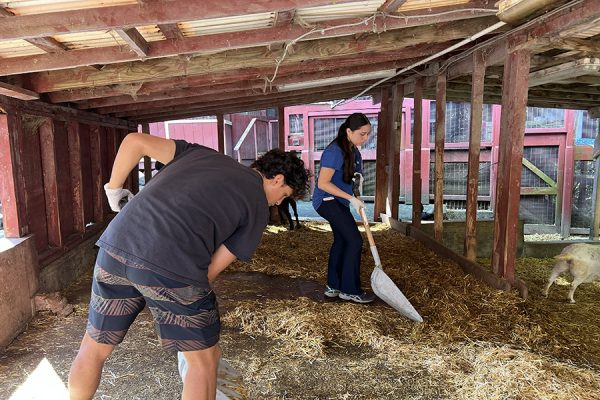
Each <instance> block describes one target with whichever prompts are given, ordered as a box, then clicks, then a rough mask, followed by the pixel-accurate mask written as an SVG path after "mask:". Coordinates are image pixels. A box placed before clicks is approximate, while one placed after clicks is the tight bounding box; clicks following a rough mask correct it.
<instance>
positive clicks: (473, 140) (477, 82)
mask: <svg viewBox="0 0 600 400" xmlns="http://www.w3.org/2000/svg"><path fill="white" fill-rule="evenodd" d="M472 60H473V79H472V89H471V121H470V125H469V161H468V177H467V210H466V217H465V246H464V256H465V257H466V258H468V259H469V260H471V261H475V259H476V258H477V236H476V235H477V194H478V186H479V155H480V152H481V151H480V147H481V124H482V119H483V91H484V85H483V84H484V80H485V60H484V59H483V54H482V53H480V52H475V53H473V57H472Z"/></svg>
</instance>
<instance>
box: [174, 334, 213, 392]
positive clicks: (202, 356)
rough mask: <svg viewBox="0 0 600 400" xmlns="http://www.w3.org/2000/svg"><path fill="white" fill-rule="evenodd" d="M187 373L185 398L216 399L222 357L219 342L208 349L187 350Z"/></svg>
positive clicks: (184, 385) (184, 380) (184, 381)
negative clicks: (218, 371)
mask: <svg viewBox="0 0 600 400" xmlns="http://www.w3.org/2000/svg"><path fill="white" fill-rule="evenodd" d="M183 356H184V357H185V360H186V361H187V373H186V374H185V377H184V378H183V393H182V394H181V398H182V399H183V400H189V399H194V400H196V399H198V400H214V399H215V397H216V393H217V370H218V368H219V359H220V358H221V348H220V347H219V345H218V344H216V345H214V346H213V347H209V348H208V349H204V350H198V351H186V352H184V353H183Z"/></svg>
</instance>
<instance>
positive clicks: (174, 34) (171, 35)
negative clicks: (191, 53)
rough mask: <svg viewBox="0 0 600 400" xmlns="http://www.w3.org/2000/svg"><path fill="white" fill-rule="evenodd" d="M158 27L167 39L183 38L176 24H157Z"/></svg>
mask: <svg viewBox="0 0 600 400" xmlns="http://www.w3.org/2000/svg"><path fill="white" fill-rule="evenodd" d="M158 29H160V31H161V32H162V34H163V35H164V36H165V38H167V39H169V40H182V39H183V38H184V36H183V33H182V32H181V29H179V26H178V25H177V24H158Z"/></svg>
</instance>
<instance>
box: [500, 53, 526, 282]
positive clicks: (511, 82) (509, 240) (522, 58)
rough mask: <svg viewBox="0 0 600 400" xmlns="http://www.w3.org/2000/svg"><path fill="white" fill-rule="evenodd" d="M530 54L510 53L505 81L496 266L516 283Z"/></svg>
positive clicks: (501, 129)
mask: <svg viewBox="0 0 600 400" xmlns="http://www.w3.org/2000/svg"><path fill="white" fill-rule="evenodd" d="M529 61H530V54H529V51H527V50H516V51H513V52H511V53H509V54H508V56H507V58H506V64H505V66H504V78H503V83H502V117H501V122H500V156H499V160H498V178H497V184H496V210H495V213H494V242H493V250H492V269H493V271H494V273H496V274H497V275H499V276H501V277H504V278H506V279H507V280H508V281H509V282H510V283H514V282H515V279H516V276H515V259H516V249H517V231H518V229H517V225H518V223H519V201H520V189H521V165H522V159H523V139H524V136H525V116H526V110H527V88H528V86H527V83H528V78H529Z"/></svg>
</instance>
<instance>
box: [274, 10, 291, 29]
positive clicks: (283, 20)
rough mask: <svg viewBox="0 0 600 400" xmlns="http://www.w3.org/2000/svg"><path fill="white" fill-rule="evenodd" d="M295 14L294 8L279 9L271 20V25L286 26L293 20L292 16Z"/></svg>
mask: <svg viewBox="0 0 600 400" xmlns="http://www.w3.org/2000/svg"><path fill="white" fill-rule="evenodd" d="M295 15H296V10H287V11H279V12H278V13H276V14H275V19H274V20H273V26H286V25H290V24H291V23H292V21H293V20H294V16H295Z"/></svg>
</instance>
